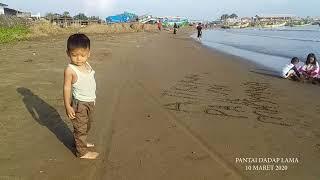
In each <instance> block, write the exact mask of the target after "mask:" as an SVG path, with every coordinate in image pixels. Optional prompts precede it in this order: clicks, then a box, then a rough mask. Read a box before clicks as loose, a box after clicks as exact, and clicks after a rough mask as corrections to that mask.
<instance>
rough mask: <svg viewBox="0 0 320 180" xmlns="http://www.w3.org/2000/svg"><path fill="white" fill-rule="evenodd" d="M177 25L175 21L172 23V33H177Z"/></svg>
mask: <svg viewBox="0 0 320 180" xmlns="http://www.w3.org/2000/svg"><path fill="white" fill-rule="evenodd" d="M177 29H178V25H177V23H174V25H173V34H177Z"/></svg>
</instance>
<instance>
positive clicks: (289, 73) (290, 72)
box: [282, 57, 301, 80]
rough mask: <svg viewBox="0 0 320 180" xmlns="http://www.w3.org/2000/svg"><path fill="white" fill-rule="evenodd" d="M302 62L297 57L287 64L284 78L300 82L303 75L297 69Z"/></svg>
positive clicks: (283, 72) (283, 74)
mask: <svg viewBox="0 0 320 180" xmlns="http://www.w3.org/2000/svg"><path fill="white" fill-rule="evenodd" d="M299 62H300V60H299V58H297V57H294V58H292V59H291V63H290V64H287V65H286V66H285V67H283V69H282V77H283V78H285V79H292V80H300V78H301V74H300V73H299V71H298V68H297V67H296V66H297V65H298V64H299Z"/></svg>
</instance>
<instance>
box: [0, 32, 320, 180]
mask: <svg viewBox="0 0 320 180" xmlns="http://www.w3.org/2000/svg"><path fill="white" fill-rule="evenodd" d="M89 37H90V38H91V40H92V57H91V64H92V66H93V68H94V69H95V70H96V80H97V84H98V87H97V97H98V99H97V107H96V115H95V123H94V125H93V129H92V131H91V134H90V137H89V139H90V140H91V141H92V142H94V143H95V144H96V150H97V151H98V152H100V153H101V156H100V158H99V159H98V160H94V161H86V160H79V159H77V158H75V156H74V154H73V153H74V145H73V141H72V125H71V123H70V121H69V120H68V119H67V117H66V115H65V112H64V107H63V99H62V81H63V69H64V68H65V66H66V64H67V63H68V59H67V56H66V54H65V48H66V45H65V40H66V38H67V37H63V36H61V37H55V38H53V37H52V38H47V39H40V40H36V41H29V42H26V41H25V42H19V43H17V44H12V45H5V46H1V48H0V53H1V61H0V63H1V64H0V75H1V80H0V81H1V83H0V89H1V91H0V94H1V98H0V110H1V112H2V114H1V117H0V127H1V130H0V144H1V148H0V179H6V178H7V179H32V180H36V179H39V180H40V179H41V180H43V179H114V180H116V179H130V180H132V179H137V180H142V179H148V180H149V179H172V180H177V179H184V180H187V179H190V180H195V179H196V180H205V179H208V180H209V179H210V180H211V179H221V180H222V179H226V180H228V179H257V180H264V179H265V180H269V179H273V180H277V179H281V180H286V179H288V180H295V179H297V180H298V179H299V180H300V179H317V178H319V177H320V172H319V171H318V169H319V165H320V129H319V127H320V122H319V113H320V101H319V100H318V98H319V94H318V93H319V86H314V85H311V84H302V83H295V82H291V81H287V80H283V79H280V78H278V77H274V76H269V75H267V74H269V73H268V72H266V71H264V70H263V69H261V68H258V67H255V66H254V65H250V64H248V63H247V62H246V61H244V60H242V59H239V58H238V57H235V56H230V55H225V54H222V53H219V52H216V51H213V50H211V49H207V48H205V47H202V46H201V45H200V44H199V43H197V42H195V41H193V40H192V39H190V38H189V35H188V33H187V32H178V35H177V36H173V35H172V34H168V33H167V32H162V33H132V34H122V35H89ZM237 158H291V160H293V158H294V160H296V159H298V162H296V161H295V162H291V163H288V162H287V163H285V162H284V163H281V162H279V163H266V162H265V163H244V162H243V163H241V162H239V159H238V161H236V159H237ZM250 165H253V166H250ZM257 165H261V166H262V165H274V170H272V171H271V170H266V169H265V170H256V169H260V166H259V167H258V166H257ZM276 165H280V166H279V167H276ZM249 166H250V167H249ZM246 167H247V169H248V168H251V171H249V170H247V171H246V170H245V169H246ZM286 167H287V168H288V170H284V169H285V168H286ZM261 168H262V167H261ZM265 168H266V167H265ZM276 168H278V169H276Z"/></svg>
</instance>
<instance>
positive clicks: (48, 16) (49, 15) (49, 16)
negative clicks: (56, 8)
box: [44, 12, 54, 20]
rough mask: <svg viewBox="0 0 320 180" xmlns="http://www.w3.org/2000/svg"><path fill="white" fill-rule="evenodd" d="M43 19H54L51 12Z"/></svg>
mask: <svg viewBox="0 0 320 180" xmlns="http://www.w3.org/2000/svg"><path fill="white" fill-rule="evenodd" d="M44 17H45V18H46V19H48V20H52V19H53V18H54V14H53V13H52V12H48V13H47V14H46V15H45V16H44Z"/></svg>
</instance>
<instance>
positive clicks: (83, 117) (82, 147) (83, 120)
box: [72, 99, 95, 157]
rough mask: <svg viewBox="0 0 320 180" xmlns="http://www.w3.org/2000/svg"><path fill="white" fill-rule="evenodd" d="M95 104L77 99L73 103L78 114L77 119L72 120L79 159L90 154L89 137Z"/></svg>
mask: <svg viewBox="0 0 320 180" xmlns="http://www.w3.org/2000/svg"><path fill="white" fill-rule="evenodd" d="M94 104H95V103H94V102H82V101H79V100H76V99H74V100H73V101H72V107H73V109H74V111H75V113H76V118H75V119H73V120H72V124H73V129H74V130H73V136H74V140H75V145H76V155H77V156H78V157H81V156H83V155H85V154H86V153H87V152H88V148H87V136H88V132H89V130H90V128H91V123H92V120H93V112H94V106H95V105H94Z"/></svg>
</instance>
